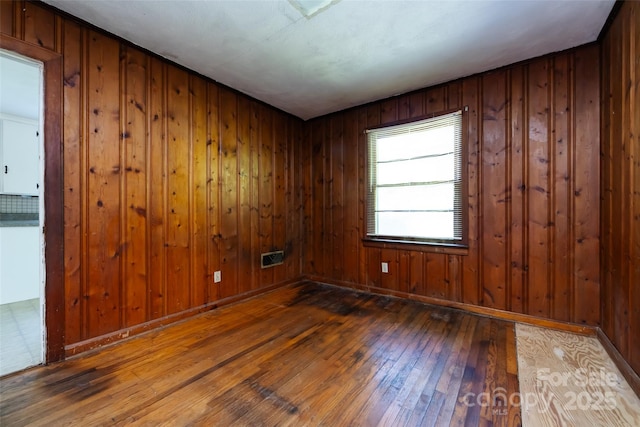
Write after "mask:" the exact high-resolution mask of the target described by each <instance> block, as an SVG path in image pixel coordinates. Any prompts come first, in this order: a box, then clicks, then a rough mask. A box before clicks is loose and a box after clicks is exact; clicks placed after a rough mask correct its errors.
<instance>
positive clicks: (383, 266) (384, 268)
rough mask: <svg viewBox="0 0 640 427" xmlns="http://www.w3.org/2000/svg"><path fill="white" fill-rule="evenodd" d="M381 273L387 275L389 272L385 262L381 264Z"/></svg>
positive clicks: (387, 264)
mask: <svg viewBox="0 0 640 427" xmlns="http://www.w3.org/2000/svg"><path fill="white" fill-rule="evenodd" d="M382 272H383V273H388V272H389V263H386V262H383V263H382Z"/></svg>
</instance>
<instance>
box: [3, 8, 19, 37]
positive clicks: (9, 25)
mask: <svg viewBox="0 0 640 427" xmlns="http://www.w3.org/2000/svg"><path fill="white" fill-rule="evenodd" d="M16 5H17V3H16V2H11V1H0V33H2V34H6V35H8V36H12V37H15V34H14V32H13V28H14V26H13V20H14V14H15V12H14V7H15V6H16Z"/></svg>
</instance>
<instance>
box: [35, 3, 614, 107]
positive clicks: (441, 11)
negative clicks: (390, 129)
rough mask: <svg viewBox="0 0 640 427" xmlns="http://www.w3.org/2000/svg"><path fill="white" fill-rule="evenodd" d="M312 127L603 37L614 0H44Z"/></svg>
mask: <svg viewBox="0 0 640 427" xmlns="http://www.w3.org/2000/svg"><path fill="white" fill-rule="evenodd" d="M45 1H46V2H47V3H50V4H51V5H53V6H55V7H57V8H59V9H62V10H64V11H66V12H69V13H70V14H72V15H75V16H77V17H80V18H82V19H84V20H86V21H88V22H90V23H92V24H94V25H96V26H98V27H100V28H103V29H105V30H107V31H110V32H111V33H113V34H116V35H118V36H120V37H123V38H125V39H127V40H129V41H131V42H133V43H135V44H137V45H139V46H142V47H144V48H146V49H148V50H150V51H153V52H155V53H157V54H159V55H161V56H163V57H166V58H168V59H170V60H172V61H174V62H176V63H178V64H181V65H183V66H185V67H188V68H190V69H192V70H195V71H197V72H199V73H201V74H203V75H205V76H208V77H210V78H212V79H214V80H216V81H218V82H221V83H223V84H226V85H228V86H231V87H233V88H234V89H237V90H239V91H241V92H244V93H246V94H249V95H251V96H253V97H255V98H257V99H259V100H262V101H264V102H266V103H268V104H271V105H273V106H275V107H278V108H280V109H282V110H284V111H288V112H290V113H292V114H294V115H296V116H298V117H300V118H302V119H309V118H312V117H316V116H320V115H323V114H326V113H330V112H334V111H338V110H342V109H345V108H348V107H351V106H355V105H360V104H363V103H366V102H370V101H374V100H378V99H382V98H386V97H389V96H392V95H397V94H401V93H405V92H409V91H411V90H414V89H419V88H423V87H426V86H431V85H434V84H438V83H442V82H445V81H450V80H453V79H456V78H459V77H464V76H468V75H471V74H475V73H478V72H482V71H487V70H490V69H494V68H496V67H500V66H503V65H507V64H511V63H514V62H518V61H521V60H524V59H529V58H532V57H536V56H540V55H543V54H546V53H549V52H555V51H559V50H564V49H568V48H571V47H574V46H578V45H581V44H584V43H588V42H592V41H594V40H596V38H597V36H598V34H599V32H600V30H601V29H602V27H603V25H604V23H605V21H606V19H607V17H608V15H609V12H610V11H611V9H612V7H613V4H614V0H596V1H590V0H589V1H587V0H582V1H576V0H573V1H572V0H537V1H536V0H533V1H526V0H471V1H458V0H448V1H431V0H413V1H405V0H338V1H336V0H334V1H333V3H332V4H331V5H330V6H329V7H327V8H325V9H323V10H320V11H319V12H317V13H315V14H314V15H311V17H310V18H307V17H305V16H304V15H303V14H302V13H301V11H300V9H301V8H300V7H299V6H300V4H304V3H305V2H310V3H313V4H314V5H315V4H316V3H318V0H297V1H294V0H291V2H290V1H288V0H258V1H256V0H226V1H225V0H208V1H206V0H205V1H180V0H165V1H157V0H156V1H106V0H93V1H88V0H84V1H78V0H45Z"/></svg>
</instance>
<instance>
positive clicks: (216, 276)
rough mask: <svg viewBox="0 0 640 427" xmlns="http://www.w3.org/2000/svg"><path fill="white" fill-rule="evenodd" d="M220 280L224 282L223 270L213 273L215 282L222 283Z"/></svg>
mask: <svg viewBox="0 0 640 427" xmlns="http://www.w3.org/2000/svg"><path fill="white" fill-rule="evenodd" d="M220 282H222V272H221V271H216V272H215V273H213V283H220Z"/></svg>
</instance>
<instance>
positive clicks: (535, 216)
mask: <svg viewBox="0 0 640 427" xmlns="http://www.w3.org/2000/svg"><path fill="white" fill-rule="evenodd" d="M527 68H528V86H527V91H528V105H527V109H528V112H529V138H528V145H527V159H528V161H529V163H528V166H527V172H528V181H529V187H528V193H527V196H528V198H529V200H528V208H529V226H528V232H529V236H528V243H529V250H528V255H529V260H528V263H527V265H528V276H529V284H530V286H529V287H528V289H529V294H528V298H527V303H528V312H529V314H533V315H536V316H541V317H548V316H549V314H550V311H549V304H550V283H549V282H550V279H551V275H550V272H549V269H550V263H552V262H553V260H551V259H550V253H549V248H550V242H549V236H550V228H551V227H552V225H551V222H550V220H549V204H550V194H551V187H550V179H549V178H550V177H549V169H550V164H551V156H550V151H549V134H550V121H549V118H550V117H551V103H550V98H549V91H550V89H549V87H550V85H551V83H550V81H549V60H548V59H546V58H545V59H544V60H539V61H535V62H533V63H531V64H529V65H528V67H527ZM531 284H535V286H531Z"/></svg>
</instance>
